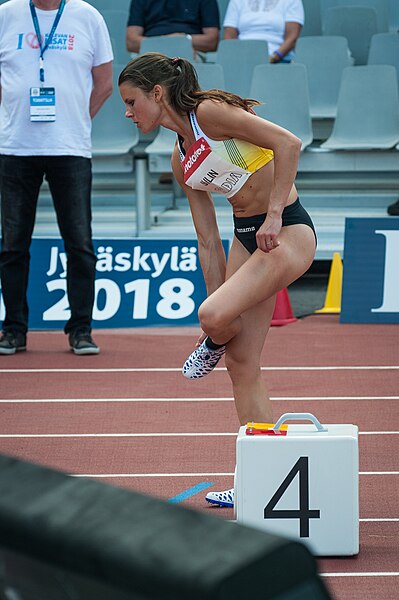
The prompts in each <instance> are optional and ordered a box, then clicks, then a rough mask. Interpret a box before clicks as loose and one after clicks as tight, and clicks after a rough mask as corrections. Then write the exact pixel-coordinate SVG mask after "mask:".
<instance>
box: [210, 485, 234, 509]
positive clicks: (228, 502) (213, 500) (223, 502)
mask: <svg viewBox="0 0 399 600" xmlns="http://www.w3.org/2000/svg"><path fill="white" fill-rule="evenodd" d="M205 500H206V501H207V502H209V503H210V504H216V505H217V506H224V507H227V508H233V507H234V488H232V489H231V490H226V491H225V492H209V493H208V494H207V495H206V496H205Z"/></svg>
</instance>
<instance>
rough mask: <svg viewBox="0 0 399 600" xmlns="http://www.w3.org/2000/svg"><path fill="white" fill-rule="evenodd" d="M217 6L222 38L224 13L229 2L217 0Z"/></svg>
mask: <svg viewBox="0 0 399 600" xmlns="http://www.w3.org/2000/svg"><path fill="white" fill-rule="evenodd" d="M217 3H218V7H219V18H220V36H219V37H220V39H221V40H222V39H223V21H224V17H225V15H226V10H227V6H228V4H229V0H217Z"/></svg>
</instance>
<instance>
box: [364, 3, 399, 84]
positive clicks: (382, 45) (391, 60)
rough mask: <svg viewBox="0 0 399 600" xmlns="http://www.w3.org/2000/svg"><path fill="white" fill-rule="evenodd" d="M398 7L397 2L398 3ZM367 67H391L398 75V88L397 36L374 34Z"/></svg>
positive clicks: (398, 37) (398, 56) (398, 49)
mask: <svg viewBox="0 0 399 600" xmlns="http://www.w3.org/2000/svg"><path fill="white" fill-rule="evenodd" d="M398 6H399V1H398ZM367 64H369V65H392V66H394V67H395V69H396V73H397V75H398V86H399V34H398V33H376V34H375V35H373V37H372V38H371V44H370V52H369V58H368V63H367Z"/></svg>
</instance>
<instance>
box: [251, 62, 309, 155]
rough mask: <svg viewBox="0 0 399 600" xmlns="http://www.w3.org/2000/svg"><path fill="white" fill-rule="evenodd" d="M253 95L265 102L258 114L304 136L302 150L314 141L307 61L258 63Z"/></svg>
mask: <svg viewBox="0 0 399 600" xmlns="http://www.w3.org/2000/svg"><path fill="white" fill-rule="evenodd" d="M250 97H251V98H255V99H256V100H259V101H260V102H263V104H262V105H261V106H255V107H254V110H255V112H256V114H258V115H259V116H260V117H263V118H264V119H267V120H268V121H272V122H273V123H276V124H277V125H280V126H281V127H284V128H285V129H288V130H289V131H292V133H294V134H295V135H297V136H298V137H299V138H300V139H301V140H302V150H304V149H305V148H306V147H307V146H309V144H311V143H312V141H313V132H312V121H311V118H310V109H309V89H308V78H307V72H306V67H305V65H298V64H294V63H291V64H288V65H278V64H275V65H270V64H268V65H258V66H256V67H255V68H254V73H253V78H252V85H251V89H250Z"/></svg>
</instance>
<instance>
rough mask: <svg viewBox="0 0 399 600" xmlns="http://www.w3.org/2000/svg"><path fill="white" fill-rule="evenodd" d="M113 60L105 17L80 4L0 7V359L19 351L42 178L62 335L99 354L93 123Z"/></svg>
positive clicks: (33, 0) (25, 0)
mask: <svg viewBox="0 0 399 600" xmlns="http://www.w3.org/2000/svg"><path fill="white" fill-rule="evenodd" d="M112 59H113V54H112V48H111V42H110V38H109V34H108V30H107V27H106V25H105V22H104V19H103V17H102V16H101V15H100V13H99V12H98V11H97V10H96V9H95V8H94V7H93V6H91V5H90V4H88V3H86V2H84V1H83V0H9V1H8V2H6V3H5V4H2V5H1V6H0V93H1V96H0V98H1V108H2V135H1V136H0V155H1V219H2V246H1V253H0V276H1V288H2V290H1V291H2V296H3V301H4V304H5V309H6V314H5V319H4V322H3V334H2V337H1V338H0V354H14V353H15V352H17V351H22V350H25V349H26V334H27V330H28V304H27V299H26V292H27V284H28V275H29V247H30V243H31V238H32V231H33V226H34V221H35V214H36V206H37V199H38V195H39V190H40V186H41V184H42V181H43V178H44V177H45V178H46V180H47V181H48V184H49V187H50V191H51V194H52V198H53V203H54V207H55V211H56V214H57V222H58V225H59V228H60V233H61V236H62V238H63V240H64V245H65V251H66V254H67V258H68V266H67V293H68V300H69V304H70V309H71V317H70V319H69V320H68V322H67V323H66V325H65V328H64V330H65V333H67V334H69V344H70V347H71V350H73V352H74V353H75V354H98V352H99V348H98V346H97V345H96V344H95V342H94V340H93V338H92V337H91V319H92V309H93V303H94V279H95V264H96V256H95V253H94V249H93V243H92V233H91V178H92V175H91V173H92V171H91V119H92V118H93V117H94V115H95V114H96V113H97V112H98V110H99V109H100V108H101V106H102V105H103V103H104V102H105V100H106V99H107V98H108V97H109V96H110V95H111V93H112Z"/></svg>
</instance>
